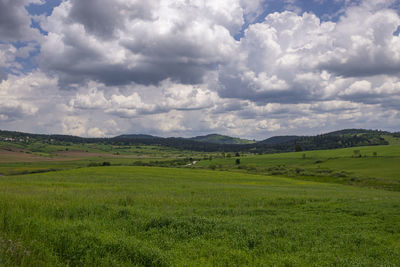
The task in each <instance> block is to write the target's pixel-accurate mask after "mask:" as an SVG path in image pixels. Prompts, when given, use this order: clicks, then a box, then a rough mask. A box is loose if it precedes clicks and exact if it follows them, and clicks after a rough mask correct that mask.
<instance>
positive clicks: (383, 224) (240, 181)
mask: <svg viewBox="0 0 400 267" xmlns="http://www.w3.org/2000/svg"><path fill="white" fill-rule="evenodd" d="M0 188H1V189H0V190H1V194H0V209H1V213H0V233H1V234H0V259H1V264H2V265H8V266H9V265H48V266H54V265H73V266H76V265H96V266H109V265H126V266H132V265H137V266H169V265H181V266H232V265H248V266H265V265H274V266H398V265H399V264H400V242H399V241H400V213H399V209H400V195H399V194H398V192H390V191H383V190H372V189H366V188H358V187H349V186H343V185H332V184H322V183H314V182H307V181H299V180H293V179H287V178H279V177H267V176H261V175H251V174H243V173H232V172H224V171H207V170H193V169H173V168H156V167H96V168H82V169H76V170H68V171H61V172H48V173H42V174H29V175H22V176H8V177H7V176H5V177H1V178H0Z"/></svg>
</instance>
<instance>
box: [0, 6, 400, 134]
mask: <svg viewBox="0 0 400 267" xmlns="http://www.w3.org/2000/svg"><path fill="white" fill-rule="evenodd" d="M399 32H400V1H395V0H358V1H349V0H330V1H328V0H283V1H277V0H174V1H173V0H146V1H143V0H85V1H82V0H63V1H61V0H48V1H44V0H0V129H2V130H14V131H23V132H30V133H47V134H70V135H77V136H83V137H108V136H115V135H119V134H129V133H143V134H152V135H157V136H165V137H167V136H183V137H190V136H197V135H204V134H210V133H220V134H226V135H231V136H237V137H242V138H249V139H257V140H262V139H265V138H268V137H270V136H276V135H314V134H321V133H325V132H329V131H333V130H339V129H346V128H367V129H381V130H388V131H400V37H399Z"/></svg>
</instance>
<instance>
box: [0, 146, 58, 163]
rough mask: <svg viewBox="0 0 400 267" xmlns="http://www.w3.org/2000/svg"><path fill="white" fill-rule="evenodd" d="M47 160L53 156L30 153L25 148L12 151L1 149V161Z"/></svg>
mask: <svg viewBox="0 0 400 267" xmlns="http://www.w3.org/2000/svg"><path fill="white" fill-rule="evenodd" d="M45 160H52V158H48V157H41V156H38V155H34V154H29V153H26V151H24V150H15V149H12V150H11V151H9V150H4V149H0V163H7V162H31V161H45Z"/></svg>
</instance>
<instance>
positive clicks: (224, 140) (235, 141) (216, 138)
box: [189, 134, 256, 145]
mask: <svg viewBox="0 0 400 267" xmlns="http://www.w3.org/2000/svg"><path fill="white" fill-rule="evenodd" d="M189 139H190V140H193V141H197V142H205V143H213V144H229V145H243V144H254V143H255V142H256V141H251V140H247V139H240V138H236V137H230V136H226V135H220V134H208V135H203V136H196V137H192V138H189Z"/></svg>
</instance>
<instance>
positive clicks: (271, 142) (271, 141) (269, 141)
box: [258, 135, 300, 145]
mask: <svg viewBox="0 0 400 267" xmlns="http://www.w3.org/2000/svg"><path fill="white" fill-rule="evenodd" d="M298 138H300V136H297V135H285V136H273V137H270V138H268V139H265V140H263V141H260V142H258V143H259V144H265V145H276V144H281V143H285V142H289V141H293V140H296V139H298Z"/></svg>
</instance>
